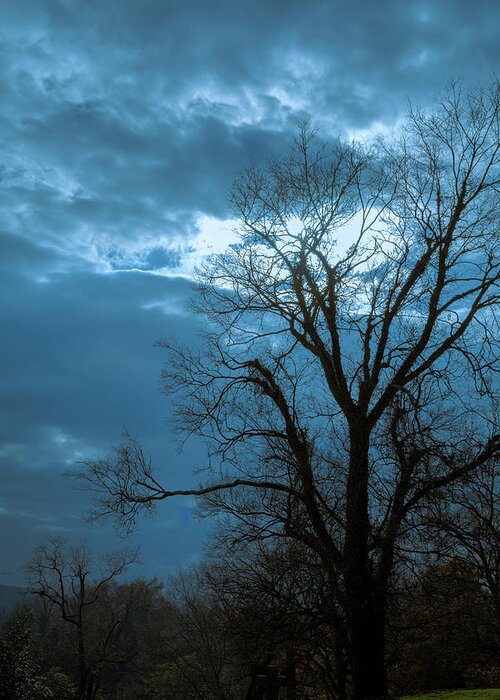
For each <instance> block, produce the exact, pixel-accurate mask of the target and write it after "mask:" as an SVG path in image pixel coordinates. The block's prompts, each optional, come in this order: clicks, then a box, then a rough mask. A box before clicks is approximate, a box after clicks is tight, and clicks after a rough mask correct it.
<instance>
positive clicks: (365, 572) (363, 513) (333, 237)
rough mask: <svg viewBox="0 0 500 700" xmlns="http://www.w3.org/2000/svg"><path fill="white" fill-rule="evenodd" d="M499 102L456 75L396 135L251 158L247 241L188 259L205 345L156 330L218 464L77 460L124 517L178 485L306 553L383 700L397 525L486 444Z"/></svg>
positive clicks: (356, 672) (404, 525)
mask: <svg viewBox="0 0 500 700" xmlns="http://www.w3.org/2000/svg"><path fill="white" fill-rule="evenodd" d="M498 98H499V85H498V82H495V83H493V84H492V85H491V86H490V87H488V88H484V89H482V88H478V89H476V90H473V91H471V92H468V93H463V91H462V88H461V87H460V85H458V84H452V85H451V86H450V89H449V90H448V91H447V92H446V93H445V94H444V95H443V96H442V98H441V99H440V100H439V102H438V104H437V106H436V109H435V111H434V112H432V113H426V112H424V111H420V110H410V112H409V116H408V120H407V122H406V124H405V125H404V128H403V131H402V133H401V134H400V136H399V137H398V138H395V139H394V140H392V141H391V142H386V143H381V144H378V145H377V146H365V147H362V146H353V145H345V144H342V143H340V142H339V143H337V144H335V145H334V146H333V147H327V146H325V145H322V144H319V145H316V142H317V139H315V138H314V134H313V133H311V131H309V130H308V129H307V128H303V129H302V130H301V131H300V133H299V136H298V138H297V141H296V143H295V146H294V148H293V149H292V151H291V153H290V155H289V157H287V158H285V159H283V160H280V161H278V162H273V163H271V164H270V165H269V166H268V167H267V168H265V169H260V168H258V167H256V166H252V167H250V168H248V169H247V170H246V171H244V173H243V174H242V175H241V177H240V179H239V180H238V182H237V183H236V184H235V186H234V187H233V190H232V193H231V201H232V204H233V206H234V208H235V210H236V212H237V215H238V217H239V220H240V236H241V238H240V243H239V244H238V245H235V246H233V247H231V248H230V249H229V250H228V251H227V252H226V253H224V254H222V255H217V256H214V257H213V258H212V259H211V260H209V262H208V263H207V264H206V265H205V266H204V268H203V269H202V270H201V273H200V280H199V286H198V293H197V294H198V296H197V302H196V303H197V308H198V309H199V311H200V312H201V313H202V314H204V315H205V317H206V318H207V321H208V329H209V330H208V331H207V334H206V337H205V344H204V348H203V351H202V352H199V353H197V352H192V351H188V350H185V349H182V348H179V347H175V346H174V345H172V344H169V343H165V345H166V346H167V347H168V349H169V351H170V355H169V363H168V366H167V368H166V370H165V380H166V388H167V390H169V391H175V392H178V393H179V395H180V398H179V421H180V424H181V426H182V427H183V428H184V429H185V430H188V431H192V432H194V433H196V434H199V435H202V436H204V437H206V438H207V440H208V441H209V443H210V444H211V445H212V447H213V455H216V456H217V457H218V458H219V459H218V460H215V459H213V460H212V463H213V465H214V468H213V473H212V478H209V479H208V480H207V482H205V483H202V484H200V485H199V487H197V488H190V489H186V490H179V491H172V490H168V489H167V488H165V487H164V486H163V485H162V483H161V481H160V477H157V476H156V475H155V474H156V472H153V469H152V466H151V464H150V462H149V460H148V459H147V458H146V456H145V454H144V453H143V451H142V449H141V447H140V446H139V445H138V444H137V443H136V442H135V441H134V440H128V441H126V442H125V443H124V444H123V445H122V446H121V447H120V448H118V450H117V451H116V453H115V455H114V457H112V458H110V459H103V460H97V461H92V462H89V463H88V464H87V467H86V469H84V470H83V474H82V475H83V476H84V477H85V478H86V479H87V483H88V484H89V485H90V486H91V487H92V488H94V489H96V490H97V491H98V492H99V493H100V495H101V513H104V514H113V515H116V516H118V518H119V520H120V521H121V522H122V523H124V524H131V523H132V522H133V521H134V519H135V517H136V515H137V513H138V512H139V511H140V510H141V509H143V508H148V507H152V506H153V505H154V504H155V503H156V502H157V501H160V500H163V499H166V498H169V497H172V496H175V495H179V494H183V495H185V494H189V495H195V496H200V497H203V499H204V503H205V505H206V507H207V509H208V510H210V509H211V508H212V509H215V510H217V511H220V510H223V511H226V512H227V513H229V514H230V515H231V516H232V518H233V523H234V527H235V533H236V534H235V535H234V536H235V537H240V538H243V539H244V538H265V537H289V538H293V539H296V540H298V541H300V542H301V543H302V544H303V545H305V546H306V547H308V548H310V549H311V550H312V551H313V552H314V553H315V555H316V556H317V557H319V559H320V561H321V562H322V566H323V568H324V571H325V574H326V575H327V577H328V581H329V586H330V591H331V595H332V596H334V597H335V600H336V602H337V603H338V604H340V605H341V606H342V609H343V611H344V613H345V619H346V627H347V632H348V640H349V659H350V667H351V674H352V679H353V697H354V698H355V700H362V699H363V700H364V699H366V698H385V697H387V677H386V667H385V644H384V628H385V619H386V610H387V596H388V586H389V581H390V577H391V572H392V570H393V566H394V561H395V556H396V555H397V552H398V547H399V542H400V540H401V538H402V537H403V536H404V535H405V533H406V532H407V531H408V528H409V527H411V526H412V525H413V524H415V523H417V524H418V522H420V515H421V513H422V511H423V510H424V509H425V507H426V504H427V503H428V502H430V501H431V500H432V499H436V498H439V496H440V494H442V493H443V492H444V490H445V489H446V488H447V487H449V486H450V485H451V484H453V483H455V482H458V481H459V480H461V479H464V478H466V477H467V476H468V475H470V474H472V473H473V472H474V471H475V470H477V469H478V468H479V467H480V466H481V465H484V464H486V463H488V462H489V461H490V460H493V459H494V458H495V457H496V456H497V455H498V451H499V436H498V434H497V433H496V427H495V425H494V423H493V421H492V420H491V418H490V417H489V414H488V412H487V411H486V399H488V400H489V397H490V396H491V394H492V373H493V371H494V369H495V368H494V361H495V358H496V353H495V351H496V348H495V342H496V337H495V325H494V324H495V316H494V306H495V305H496V304H497V302H498V298H499V296H498V281H499V265H498V260H497V258H496V257H495V246H496V244H497V237H498V211H499V204H498V187H499V172H498V165H499V138H498V137H499V122H498V113H499V99H498ZM346 237H347V238H348V242H347V244H346V243H345V240H344V239H345V238H346ZM333 624H334V621H332V625H333Z"/></svg>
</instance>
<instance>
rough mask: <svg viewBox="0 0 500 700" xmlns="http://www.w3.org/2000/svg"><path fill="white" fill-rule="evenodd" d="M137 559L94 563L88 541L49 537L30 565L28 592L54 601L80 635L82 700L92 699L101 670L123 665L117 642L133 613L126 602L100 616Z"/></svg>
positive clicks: (128, 556) (112, 557) (121, 555)
mask: <svg viewBox="0 0 500 700" xmlns="http://www.w3.org/2000/svg"><path fill="white" fill-rule="evenodd" d="M136 559H137V552H136V551H132V550H123V551H120V552H115V553H113V554H109V555H107V556H106V557H104V558H103V559H101V561H99V562H95V561H94V557H93V556H92V555H91V553H90V550H89V548H88V546H87V544H86V543H85V542H82V543H81V544H80V545H78V546H74V547H69V546H68V545H67V544H66V543H65V541H64V540H63V539H62V538H57V537H50V538H48V540H47V542H45V543H43V544H40V545H39V546H38V547H37V549H36V550H35V553H34V556H33V559H32V561H31V562H30V563H29V564H28V567H27V568H28V572H29V575H30V579H31V583H30V592H31V593H33V594H34V595H39V596H41V597H42V598H44V599H46V600H48V601H50V603H51V604H52V605H53V606H54V607H55V608H57V609H58V610H59V613H60V616H61V618H62V619H63V620H64V621H65V622H67V623H68V624H69V625H71V626H72V627H73V628H74V630H75V632H76V643H77V650H76V655H77V659H78V669H79V679H78V685H79V690H78V697H79V700H94V698H95V697H96V694H97V691H98V690H99V683H100V678H101V673H102V670H103V668H104V667H105V666H106V665H109V664H113V663H117V662H119V661H122V660H123V659H121V658H120V659H117V658H116V655H115V653H114V652H115V649H114V648H113V642H114V641H115V638H116V636H117V634H118V633H119V630H120V628H121V626H122V625H123V624H124V622H125V621H126V619H127V616H128V613H129V610H128V607H127V604H126V601H125V602H124V604H123V605H120V606H118V607H116V606H111V605H108V604H107V603H108V602H109V601H105V602H106V605H105V610H100V613H101V614H98V613H97V612H96V611H97V609H98V607H99V604H100V603H101V602H104V598H106V596H107V593H108V592H109V588H110V586H112V585H113V583H114V582H115V580H116V579H117V577H119V576H120V575H121V574H122V573H124V571H125V570H126V569H127V567H128V566H129V565H130V564H132V563H133V562H134V561H135V560H136Z"/></svg>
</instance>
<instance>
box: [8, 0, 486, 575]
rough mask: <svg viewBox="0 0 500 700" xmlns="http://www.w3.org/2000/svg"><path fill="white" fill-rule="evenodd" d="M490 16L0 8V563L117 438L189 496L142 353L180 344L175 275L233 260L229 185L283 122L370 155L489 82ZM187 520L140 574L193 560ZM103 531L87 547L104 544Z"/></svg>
mask: <svg viewBox="0 0 500 700" xmlns="http://www.w3.org/2000/svg"><path fill="white" fill-rule="evenodd" d="M495 12H496V8H495V7H493V5H492V3H491V2H490V1H489V0H477V1H476V2H475V3H470V2H469V0H441V1H440V2H439V3H436V2H431V1H430V0H410V1H409V2H404V3H402V2H396V1H395V0H381V2H378V3H370V2H365V1H364V0H354V1H353V0H349V1H348V0H338V1H336V2H330V1H329V0H313V1H312V2H309V3H307V4H306V3H304V2H303V0H301V1H300V2H299V1H298V0H287V2H284V0H256V1H254V2H251V3H250V2H248V3H241V2H234V1H233V0H192V1H190V2H185V0H169V1H168V2H160V0H143V1H142V2H136V0H122V1H121V2H115V1H112V0H103V1H102V2H85V3H81V2H77V1H76V0H38V1H37V2H32V1H31V0H17V1H16V2H15V3H4V4H3V5H2V8H1V9H0V102H1V104H2V113H1V115H0V144H1V151H2V156H1V158H0V212H1V223H0V245H1V248H2V254H1V256H0V272H1V277H0V287H1V290H0V291H1V296H0V324H1V326H0V327H1V328H2V330H3V341H2V343H1V344H0V366H1V367H2V369H3V381H2V392H1V396H0V410H1V411H2V414H3V419H2V422H1V423H0V438H1V440H2V446H1V447H0V469H1V470H2V471H1V475H2V483H5V482H6V483H7V484H8V487H7V489H5V491H4V492H3V494H2V500H1V502H0V509H3V510H0V513H1V517H2V518H3V519H4V522H6V523H7V524H8V532H9V536H8V538H6V539H5V540H4V541H3V542H2V552H5V560H6V561H7V560H8V561H9V562H10V564H9V566H10V565H12V567H14V568H15V567H16V566H18V564H19V563H22V559H23V557H25V555H26V553H27V552H28V551H29V549H30V547H31V546H32V544H34V543H36V541H37V539H39V538H40V536H41V534H42V532H43V531H44V529H45V530H46V529H47V528H52V529H54V528H56V529H57V528H63V529H67V531H68V532H75V533H76V532H80V530H79V528H83V525H82V524H81V521H80V520H79V517H80V512H81V510H82V508H83V507H85V503H86V501H85V497H84V495H82V494H81V493H78V492H74V491H73V490H72V487H71V485H70V483H69V482H68V480H67V479H64V478H63V477H62V473H63V472H64V471H65V470H66V469H67V465H68V463H70V462H71V461H72V460H74V459H75V458H78V456H79V455H82V454H88V453H89V452H92V453H93V452H95V453H97V452H99V453H101V452H105V451H107V448H108V446H109V445H110V444H113V443H114V442H116V440H117V439H118V438H119V433H120V428H121V426H122V425H123V424H127V425H128V426H129V427H130V429H131V430H132V431H133V432H134V433H136V434H137V435H138V436H139V437H140V438H141V440H143V442H144V443H145V445H146V446H147V447H149V448H150V449H151V450H152V452H153V454H154V457H155V460H158V462H159V463H161V464H163V465H166V466H167V471H168V478H169V479H170V480H171V481H170V482H169V483H175V484H177V485H179V486H180V485H181V484H186V482H188V481H189V480H191V479H192V477H191V476H190V467H191V465H195V464H199V463H202V462H203V450H202V447H201V446H200V445H196V444H194V445H193V446H192V447H190V448H189V450H191V451H189V452H187V453H185V455H184V457H179V456H178V455H177V454H176V452H175V450H174V447H173V438H172V435H171V433H169V432H168V428H166V427H165V424H164V417H165V416H166V415H167V414H168V413H169V410H170V409H169V406H168V404H167V402H166V401H165V399H162V397H161V396H160V394H159V392H158V388H157V383H158V379H157V378H158V373H159V370H160V367H161V365H162V362H163V358H162V356H161V353H160V352H159V351H158V350H155V349H154V348H153V347H152V343H153V341H154V340H155V339H157V338H158V337H160V336H162V335H163V334H164V333H165V331H168V333H169V334H172V335H173V336H174V337H176V338H178V339H179V340H181V341H184V342H186V343H188V344H193V343H195V342H197V341H196V331H197V322H196V321H195V319H193V318H192V317H191V316H190V315H189V313H188V311H187V299H188V297H189V294H190V291H189V279H188V278H190V277H191V276H192V272H193V269H194V267H195V265H196V264H197V262H199V260H200V257H201V256H203V255H205V254H207V253H210V252H214V251H217V250H220V249H221V248H223V247H224V245H226V244H227V243H229V242H231V241H232V236H233V234H232V225H233V222H232V220H231V217H232V213H231V211H230V209H229V207H228V203H227V194H226V193H227V190H228V187H229V186H230V184H231V182H232V181H233V180H234V179H235V177H236V176H237V174H238V172H239V171H240V170H241V168H242V167H243V166H244V165H245V164H246V163H248V161H249V159H250V158H251V157H253V158H255V159H256V160H257V161H259V160H260V161H263V160H265V159H266V158H267V157H268V156H270V155H271V156H272V155H279V154H281V153H283V152H286V150H287V148H288V144H289V143H290V141H291V140H292V138H293V134H294V130H295V128H296V123H297V121H298V120H300V119H304V118H306V119H310V120H312V121H313V122H314V123H315V124H317V125H318V126H319V127H320V129H321V134H322V135H325V136H331V135H336V134H337V133H338V132H339V131H341V132H343V133H344V134H345V135H346V136H348V137H353V136H363V135H365V136H370V135H372V134H373V133H374V132H384V131H387V130H390V128H391V127H392V126H393V125H394V124H395V123H397V122H398V120H400V118H401V115H402V114H403V113H404V110H405V108H406V103H407V99H408V98H411V99H412V100H413V101H415V102H417V103H423V104H424V105H425V104H428V103H430V102H431V101H432V99H433V96H434V93H435V91H436V90H437V89H438V88H439V87H440V86H441V85H442V84H443V83H444V81H446V79H447V78H448V77H449V76H450V74H454V75H458V76H462V77H463V78H464V79H465V81H466V82H469V83H470V82H475V81H477V80H482V79H487V78H488V76H489V74H490V73H491V72H492V71H493V70H495V68H496V67H497V66H498V59H499V45H498V38H497V31H496V27H497V24H498V23H497V22H496V21H494V17H493V15H494V13H495ZM189 508H190V506H189V504H188V505H186V504H174V503H172V504H169V505H168V508H166V510H165V511H162V513H164V515H163V516H161V517H159V518H158V520H156V521H153V520H152V521H150V522H149V523H148V524H147V526H146V530H145V531H144V533H145V534H144V536H142V539H141V542H142V544H143V547H144V552H145V554H144V558H145V561H146V565H145V566H146V569H147V570H148V571H155V572H157V571H158V570H159V567H161V566H164V567H168V566H171V565H173V564H174V563H175V562H179V561H181V560H182V558H183V557H184V558H188V559H189V557H191V556H195V555H196V553H197V552H199V551H200V542H199V540H200V536H201V535H200V533H201V532H202V531H203V532H204V530H203V528H202V529H197V528H198V524H197V523H196V522H195V523H193V522H191V518H190V512H189V510H186V509H189ZM183 509H184V510H183ZM47 518H49V519H47ZM165 531H167V533H170V534H172V533H175V535H174V534H172V536H171V537H168V536H167V537H166V538H165V537H164V532H165ZM4 532H6V530H4ZM11 533H12V534H11ZM102 533H104V534H102V537H101V539H102V542H101V544H99V541H98V540H99V537H97V535H96V536H95V542H96V546H103V545H104V544H109V543H112V542H113V536H112V534H111V531H110V530H103V531H102ZM180 533H181V534H180ZM182 533H183V534H182Z"/></svg>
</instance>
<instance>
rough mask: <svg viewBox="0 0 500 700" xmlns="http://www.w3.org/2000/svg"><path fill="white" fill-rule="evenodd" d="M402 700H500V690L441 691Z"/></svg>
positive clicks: (409, 696)
mask: <svg viewBox="0 0 500 700" xmlns="http://www.w3.org/2000/svg"><path fill="white" fill-rule="evenodd" d="M401 700H500V688H487V689H486V690H440V691H439V692H435V693H426V694H425V695H408V696H406V697H405V698H401Z"/></svg>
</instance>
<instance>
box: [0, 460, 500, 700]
mask: <svg viewBox="0 0 500 700" xmlns="http://www.w3.org/2000/svg"><path fill="white" fill-rule="evenodd" d="M467 489H468V491H469V495H470V489H473V490H474V491H475V493H476V496H477V498H476V501H475V505H474V507H472V506H471V505H470V502H469V501H467V500H465V499H464V503H463V506H462V507H461V508H460V509H456V508H455V509H454V512H453V518H450V519H449V521H448V523H447V520H446V514H445V513H443V512H440V513H439V514H437V513H436V518H437V517H438V515H439V527H438V526H437V521H436V530H435V532H434V533H432V532H431V530H430V529H429V531H428V542H427V545H428V546H427V548H426V550H425V551H419V552H417V551H412V554H411V556H410V555H409V551H410V550H411V549H412V538H410V537H409V538H408V539H407V541H406V542H404V543H403V542H402V543H401V544H402V546H403V544H404V545H405V549H406V551H405V556H404V557H402V558H401V562H400V564H401V565H400V567H399V568H398V569H397V571H396V573H395V575H394V577H393V581H392V585H391V596H390V612H389V616H388V621H387V629H386V638H387V665H388V676H389V681H390V687H391V691H392V693H393V694H394V695H395V696H397V695H400V694H406V693H414V692H416V691H420V690H428V689H437V688H459V687H472V688H473V687H495V686H498V685H499V684H500V666H499V664H498V659H499V658H500V643H499V635H498V629H499V627H498V615H499V609H500V606H499V603H500V589H499V580H500V579H499V570H500V569H499V563H500V558H499V552H500V548H499V540H498V522H497V520H498V509H495V504H494V498H495V479H494V473H493V470H492V469H485V470H483V472H482V474H481V475H480V478H479V477H478V478H477V479H476V480H475V481H474V482H473V483H469V484H468V486H467ZM464 495H465V494H464ZM440 508H441V509H442V505H440ZM445 528H447V529H448V531H447V536H446V538H444V537H443V532H444V529H445ZM133 559H134V553H133V552H132V553H131V552H130V551H122V552H119V553H115V554H113V555H110V556H108V557H106V558H105V559H101V560H97V559H96V558H94V557H92V555H91V553H90V552H89V551H88V549H87V548H86V547H85V545H81V546H79V547H72V548H71V547H68V546H67V545H65V543H64V542H63V541H62V540H58V539H51V540H48V541H47V542H46V543H45V544H43V545H41V546H40V547H39V548H38V549H37V551H36V552H35V555H34V557H33V560H32V561H31V563H30V565H29V572H30V586H29V591H30V592H31V594H32V595H31V596H30V597H27V600H26V604H25V605H23V606H19V607H18V608H17V609H16V610H15V611H14V612H12V614H11V615H10V616H9V618H8V619H6V620H4V623H3V627H2V636H1V641H0V674H1V678H2V689H1V690H0V698H2V699H5V700H7V699H9V700H17V699H21V698H26V699H27V698H29V699H30V700H38V699H39V698H40V699H41V698H60V699H61V700H62V699H69V698H78V699H79V700H94V699H95V700H97V699H99V698H101V699H102V700H104V699H106V698H109V699H110V700H111V699H120V700H136V699H139V698H144V700H146V699H148V700H149V699H150V700H179V698H185V699H186V700H244V699H245V697H246V694H247V692H248V687H249V683H250V677H249V674H250V667H251V664H253V663H260V662H262V661H263V659H264V658H265V657H266V658H267V659H269V657H270V656H272V663H274V664H276V665H278V666H279V667H281V668H285V666H286V664H287V662H288V661H289V659H290V658H293V661H294V663H295V668H296V684H297V685H296V697H297V698H314V699H316V700H320V699H321V698H325V699H326V698H345V697H346V696H347V695H348V694H349V686H350V669H349V660H348V658H347V657H346V656H345V647H344V643H343V640H342V638H341V636H339V637H337V636H336V634H335V630H333V631H332V626H331V611H330V610H329V609H328V606H329V605H330V604H331V598H330V596H329V595H328V582H327V581H326V580H325V576H324V572H323V570H322V567H321V563H320V562H319V561H317V560H315V558H314V557H312V556H311V554H310V552H308V551H307V549H305V548H304V547H301V546H300V545H298V544H297V543H291V544H290V543H286V542H282V543H278V544H270V543H266V542H260V543H254V544H253V545H250V546H249V545H248V544H245V545H242V544H241V543H234V542H231V543H228V542H227V541H226V540H225V538H224V537H220V538H214V547H213V552H212V554H211V555H209V556H207V558H206V560H205V561H204V562H202V563H201V564H199V565H198V566H196V567H194V568H192V569H189V570H185V571H183V572H181V573H179V574H178V575H177V576H175V577H173V578H171V579H170V580H169V581H168V583H166V584H162V583H161V582H159V581H157V580H150V581H146V580H134V581H127V582H124V581H123V580H122V578H121V576H122V574H123V573H124V572H125V571H126V568H127V566H128V564H129V563H131V562H132V561H133ZM341 629H342V626H341V625H340V626H339V630H341ZM281 692H282V693H283V694H282V695H281V696H280V697H283V698H284V697H285V691H281Z"/></svg>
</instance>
